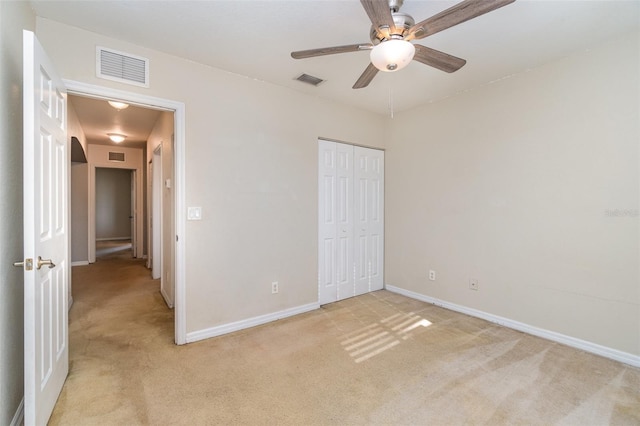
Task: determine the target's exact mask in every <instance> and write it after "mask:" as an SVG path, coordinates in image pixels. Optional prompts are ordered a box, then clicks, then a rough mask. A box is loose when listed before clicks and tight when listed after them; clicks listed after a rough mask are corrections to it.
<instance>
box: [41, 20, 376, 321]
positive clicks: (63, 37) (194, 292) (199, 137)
mask: <svg viewBox="0 0 640 426" xmlns="http://www.w3.org/2000/svg"><path fill="white" fill-rule="evenodd" d="M37 35H38V38H39V39H40V42H41V43H42V45H43V46H44V48H45V50H47V52H48V53H49V55H50V56H51V58H52V60H53V62H54V64H55V65H56V67H57V69H58V71H59V73H60V74H61V76H62V77H63V78H66V79H71V80H76V81H81V82H86V83H90V84H96V85H101V86H105V87H114V88H117V89H120V90H126V91H129V92H137V93H143V94H145V95H149V96H157V97H161V98H165V99H171V100H175V101H180V102H184V103H185V106H186V149H185V150H186V163H185V169H186V182H185V184H186V204H187V206H200V207H202V209H203V220H201V221H190V222H187V224H186V235H184V236H181V238H185V240H184V241H185V245H186V307H187V331H188V332H192V331H198V330H202V329H206V328H209V327H213V326H216V325H221V324H226V323H229V322H232V321H238V320H242V319H246V318H250V317H254V316H258V315H262V314H267V313H272V312H276V311H280V310H283V309H287V308H292V307H297V306H301V305H304V304H308V303H313V302H315V301H317V298H318V290H317V280H318V278H317V275H318V274H317V248H316V247H317V158H316V157H317V138H318V137H319V136H324V137H328V138H334V139H339V140H344V141H348V142H353V143H358V144H365V145H370V146H374V147H381V146H382V143H383V140H384V139H383V134H384V129H385V127H384V126H385V124H386V120H384V119H382V120H381V119H380V117H379V116H376V115H373V114H370V113H367V112H363V111H359V110H357V109H355V108H351V107H347V106H342V105H339V104H336V103H332V102H329V101H326V100H322V99H320V98H315V97H310V96H307V95H303V94H301V93H298V92H295V91H292V90H289V89H285V88H282V87H279V86H275V85H271V84H268V83H264V82H260V81H256V80H253V79H249V78H246V77H242V76H237V75H234V74H230V73H228V72H225V71H221V70H217V69H213V68H210V67H206V66H203V65H199V64H196V63H193V62H190V61H186V60H182V59H179V58H176V57H173V56H169V55H165V54H162V53H159V52H157V51H152V50H149V49H144V48H141V47H138V46H134V45H131V44H127V43H125V42H122V41H118V40H114V39H109V38H105V37H102V36H99V35H96V34H93V33H89V32H86V31H83V30H79V29H76V28H73V27H69V26H65V25H62V24H58V23H56V22H53V21H49V20H45V19H38V21H37ZM96 45H100V46H104V47H108V48H112V49H116V50H119V51H124V52H129V53H132V54H136V55H140V56H144V57H148V58H149V59H150V60H151V62H150V81H151V86H150V88H148V89H144V88H139V87H135V86H128V85H124V84H120V83H115V82H111V81H107V80H100V79H97V78H96V77H95V48H96ZM275 280H277V281H279V282H280V292H279V293H278V294H277V295H272V294H271V282H272V281H275Z"/></svg>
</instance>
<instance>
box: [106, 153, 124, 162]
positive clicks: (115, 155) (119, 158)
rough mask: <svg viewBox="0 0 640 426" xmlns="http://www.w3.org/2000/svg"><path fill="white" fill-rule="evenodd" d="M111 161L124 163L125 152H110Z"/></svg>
mask: <svg viewBox="0 0 640 426" xmlns="http://www.w3.org/2000/svg"><path fill="white" fill-rule="evenodd" d="M109 161H124V152H109Z"/></svg>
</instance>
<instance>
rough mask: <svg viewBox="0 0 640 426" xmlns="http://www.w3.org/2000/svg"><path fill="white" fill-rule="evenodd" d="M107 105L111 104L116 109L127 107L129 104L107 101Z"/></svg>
mask: <svg viewBox="0 0 640 426" xmlns="http://www.w3.org/2000/svg"><path fill="white" fill-rule="evenodd" d="M109 105H111V106H112V107H114V108H115V109H117V110H118V111H121V110H123V109H127V108H129V104H125V103H124V102H116V101H109Z"/></svg>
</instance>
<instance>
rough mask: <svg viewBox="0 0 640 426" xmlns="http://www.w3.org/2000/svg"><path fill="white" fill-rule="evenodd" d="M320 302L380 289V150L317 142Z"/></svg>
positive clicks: (381, 220)
mask: <svg viewBox="0 0 640 426" xmlns="http://www.w3.org/2000/svg"><path fill="white" fill-rule="evenodd" d="M318 154H319V156H318V158H319V163H318V165H319V174H318V193H319V197H318V221H319V222H318V223H319V226H318V228H319V229H318V282H319V300H320V303H321V304H326V303H330V302H335V301H337V300H341V299H346V298H348V297H352V296H355V295H359V294H363V293H366V292H368V291H373V290H379V289H382V286H383V259H384V152H383V151H379V150H375V149H369V148H361V147H354V146H352V145H347V144H342V143H337V142H331V141H325V140H320V141H318Z"/></svg>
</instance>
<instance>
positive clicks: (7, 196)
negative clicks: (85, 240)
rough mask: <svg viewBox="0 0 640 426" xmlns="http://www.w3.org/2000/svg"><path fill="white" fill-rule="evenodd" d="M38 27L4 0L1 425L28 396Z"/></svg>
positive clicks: (0, 20) (25, 9) (0, 14)
mask: <svg viewBox="0 0 640 426" xmlns="http://www.w3.org/2000/svg"><path fill="white" fill-rule="evenodd" d="M34 28H35V17H34V16H33V14H32V12H31V10H30V9H29V5H28V4H27V3H26V2H6V1H0V46H1V48H0V93H1V94H2V95H0V117H2V118H1V119H0V164H1V166H0V181H1V182H2V185H0V217H1V218H2V220H0V259H2V262H0V342H1V345H2V349H0V424H10V423H11V420H12V419H13V418H14V415H15V414H16V412H17V410H18V407H19V405H20V401H21V400H22V395H23V389H24V387H23V383H24V375H23V372H24V368H23V365H24V351H23V347H24V343H23V342H24V336H23V317H24V311H23V306H24V301H23V299H24V291H23V284H24V282H23V272H22V270H21V269H19V268H15V267H13V266H12V265H11V263H12V262H15V261H18V260H20V259H22V256H23V243H22V240H23V233H22V226H23V223H22V30H23V29H30V30H33V29H34Z"/></svg>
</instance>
